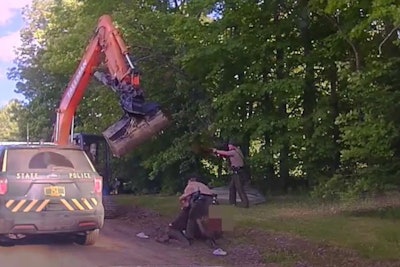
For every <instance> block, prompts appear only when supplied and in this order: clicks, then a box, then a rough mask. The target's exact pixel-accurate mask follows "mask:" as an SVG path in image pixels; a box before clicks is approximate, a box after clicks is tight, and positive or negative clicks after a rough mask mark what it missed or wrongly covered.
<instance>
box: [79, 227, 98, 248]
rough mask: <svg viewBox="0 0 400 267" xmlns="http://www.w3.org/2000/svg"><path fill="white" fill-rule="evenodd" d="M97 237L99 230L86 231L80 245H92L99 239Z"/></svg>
mask: <svg viewBox="0 0 400 267" xmlns="http://www.w3.org/2000/svg"><path fill="white" fill-rule="evenodd" d="M99 235H100V230H99V229H95V230H92V231H87V232H86V234H85V235H84V240H83V242H82V245H84V246H92V245H94V244H95V243H96V242H97V239H99Z"/></svg>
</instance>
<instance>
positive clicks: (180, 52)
mask: <svg viewBox="0 0 400 267" xmlns="http://www.w3.org/2000/svg"><path fill="white" fill-rule="evenodd" d="M399 12H400V6H399V4H398V3H397V2H395V1H386V0H385V1H383V0H373V1H366V0H363V1H350V2H349V1H321V0H312V1H285V3H284V4H283V2H282V1H278V0H273V1H261V2H254V1H241V0H229V1H225V2H223V3H222V2H216V1H208V0H207V1H205V0H203V1H200V0H192V1H185V2H184V3H182V2H181V1H177V2H175V1H153V0H140V1H139V0H129V1H116V0H107V1H100V2H99V1H94V0H84V1H82V0H80V1H78V0H76V1H66V0H65V1H63V0H46V1H34V2H33V5H32V7H31V8H30V9H28V10H26V11H25V13H24V19H25V21H26V22H27V26H26V28H25V29H24V30H23V31H22V32H21V37H22V45H21V47H20V48H19V49H18V52H17V54H16V60H15V64H16V65H15V68H13V69H12V70H11V71H10V73H9V77H10V78H11V79H14V80H15V81H17V82H18V85H17V92H18V93H21V94H23V95H24V96H25V98H26V99H27V103H26V104H24V105H23V106H22V107H21V109H20V110H19V111H18V114H19V116H18V128H19V132H20V133H19V136H20V137H24V136H25V133H26V130H27V129H26V128H27V126H29V131H30V135H31V137H32V138H33V139H39V138H46V139H49V138H50V137H51V134H52V123H53V122H54V114H55V109H56V107H57V105H58V103H59V100H60V98H61V95H62V93H63V90H64V88H65V86H66V85H67V84H68V82H69V80H70V77H71V75H72V73H73V72H74V71H75V68H76V67H77V65H78V62H79V60H80V59H81V58H82V55H83V54H84V51H85V47H86V45H87V44H88V42H89V39H90V37H91V35H92V34H93V29H94V27H95V26H96V22H97V19H98V18H99V16H101V15H102V14H105V13H108V14H111V15H112V17H113V18H114V21H115V24H116V25H117V26H118V28H119V29H120V30H121V32H122V34H123V37H124V39H125V41H126V43H127V44H128V45H129V46H130V51H131V53H132V55H133V58H134V59H135V60H136V62H137V65H138V67H139V69H140V71H141V72H142V82H143V85H144V89H145V91H146V93H147V97H148V99H149V100H152V101H156V102H159V103H160V104H161V105H162V106H163V107H164V108H165V109H166V110H168V112H169V113H170V114H171V116H172V118H173V124H172V125H171V126H170V128H169V129H168V130H166V131H165V132H164V133H163V134H161V135H159V136H158V137H157V138H155V139H154V140H152V141H150V142H148V143H146V144H144V145H143V146H142V147H140V148H139V149H137V150H136V151H133V152H132V153H131V154H130V155H128V156H127V157H126V158H124V159H121V160H118V161H116V160H114V162H113V164H114V169H115V170H114V173H116V175H119V176H123V177H126V178H124V179H127V180H130V181H131V182H132V183H131V184H132V186H133V188H134V191H135V192H141V190H142V189H146V190H150V187H155V188H158V190H163V191H165V192H170V193H172V192H175V191H179V190H181V189H182V187H183V186H184V184H185V180H184V178H183V177H184V176H185V175H186V174H187V173H190V172H194V171H195V172H199V173H201V174H202V175H204V176H205V177H207V179H208V180H213V181H215V180H216V179H221V178H216V177H215V176H216V173H219V175H222V174H223V173H224V170H226V168H224V167H223V165H222V164H221V162H220V161H219V160H218V159H215V158H213V157H210V156H209V153H208V152H206V151H207V149H209V148H210V147H212V146H222V145H223V143H224V142H226V141H227V140H229V139H230V138H234V139H237V140H238V141H239V142H240V143H241V147H242V149H243V151H244V152H245V155H246V157H247V158H248V163H249V164H250V165H251V169H252V174H253V181H254V184H255V185H257V186H259V187H260V188H262V189H263V190H265V191H267V190H277V191H282V190H283V191H284V190H287V189H288V188H289V187H295V182H294V181H299V180H307V181H308V182H309V184H310V185H311V186H315V195H319V196H322V197H323V198H334V197H337V198H343V197H345V195H346V194H347V195H357V196H358V195H360V194H363V193H364V192H370V191H376V190H382V189H384V188H385V186H387V185H397V184H398V182H397V181H396V179H395V177H396V175H397V174H398V172H399V166H398V164H396V162H397V161H398V159H399V156H400V149H399V147H400V146H399V145H400V135H399V132H400V131H399V130H400V129H399V125H400V120H399V119H398V115H397V111H398V109H399V104H398V103H400V95H399V90H397V88H398V86H399V84H400V79H399V76H398V69H399V68H400V63H399V62H400V60H399V57H400V53H399V40H398V37H397V30H398V27H399V17H400V16H399V14H400V13H399ZM121 114H122V112H121V109H120V108H119V106H118V101H117V98H116V96H115V94H114V93H113V92H112V91H110V90H109V89H107V88H104V87H103V86H100V85H99V84H98V83H97V82H95V81H94V82H93V83H91V84H90V86H89V88H88V89H87V90H86V92H85V96H84V99H83V100H82V101H81V103H80V105H79V108H78V111H77V114H76V121H77V126H76V129H75V131H79V132H87V133H96V134H100V133H101V132H102V131H103V130H104V129H105V128H107V127H108V126H109V125H111V124H112V123H114V122H115V121H116V120H118V119H119V117H120V116H121Z"/></svg>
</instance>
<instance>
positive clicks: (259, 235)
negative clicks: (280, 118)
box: [119, 207, 400, 267]
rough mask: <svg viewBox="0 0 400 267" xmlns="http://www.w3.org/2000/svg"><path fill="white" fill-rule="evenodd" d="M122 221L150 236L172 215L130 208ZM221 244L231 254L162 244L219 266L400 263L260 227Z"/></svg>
mask: <svg viewBox="0 0 400 267" xmlns="http://www.w3.org/2000/svg"><path fill="white" fill-rule="evenodd" d="M121 214H123V215H121V216H120V217H119V220H123V221H124V222H126V223H129V224H130V225H132V226H133V228H134V229H137V231H138V232H144V233H145V234H147V235H148V236H150V239H153V240H154V239H155V238H156V237H157V236H160V234H162V233H163V230H164V229H165V227H166V225H168V223H169V220H170V219H169V218H165V217H163V216H161V215H160V214H158V213H156V212H154V211H151V210H145V209H142V208H139V207H132V208H130V209H127V208H126V207H125V208H124V210H123V211H122V212H121ZM217 243H218V246H219V247H221V248H222V249H224V250H225V251H226V252H227V253H228V254H227V255H226V256H214V255H212V249H211V248H209V247H208V246H207V245H206V244H205V243H204V242H201V241H199V242H196V243H194V244H193V245H192V246H191V247H189V248H187V247H182V246H181V245H180V244H179V243H177V242H170V243H168V244H162V245H163V246H167V247H179V248H180V249H181V250H180V251H181V252H182V255H185V256H186V257H187V256H188V255H190V257H193V258H196V259H198V262H199V264H207V265H208V266H209V265H219V266H267V267H272V266H295V267H309V266H310V267H311V266H324V267H326V266H349V267H350V266H376V267H378V266H379V267H381V266H382V267H383V266H400V261H396V262H377V261H369V260H366V259H363V258H361V257H360V256H358V255H357V253H355V252H353V251H350V250H347V249H343V248H338V247H334V246H330V245H327V244H323V243H316V242H312V241H309V240H305V239H302V238H299V237H294V236H291V235H288V234H277V233H271V232H265V231H261V230H256V229H241V228H239V229H235V231H234V232H233V233H227V234H225V235H224V237H223V238H221V239H219V240H218V241H217Z"/></svg>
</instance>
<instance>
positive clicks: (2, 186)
mask: <svg viewBox="0 0 400 267" xmlns="http://www.w3.org/2000/svg"><path fill="white" fill-rule="evenodd" d="M7 190H8V181H7V179H4V178H2V179H0V195H5V194H7Z"/></svg>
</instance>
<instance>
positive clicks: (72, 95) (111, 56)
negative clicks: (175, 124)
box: [53, 15, 169, 157]
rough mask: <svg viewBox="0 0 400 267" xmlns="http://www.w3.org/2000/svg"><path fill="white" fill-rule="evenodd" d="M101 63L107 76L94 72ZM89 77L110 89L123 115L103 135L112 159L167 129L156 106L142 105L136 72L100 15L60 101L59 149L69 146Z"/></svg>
mask: <svg viewBox="0 0 400 267" xmlns="http://www.w3.org/2000/svg"><path fill="white" fill-rule="evenodd" d="M102 62H104V63H105V65H106V66H107V70H108V72H107V73H102V72H100V71H97V68H98V66H99V65H100V64H101V63H102ZM93 76H94V77H96V78H97V79H98V80H99V81H100V82H102V83H103V84H105V85H107V86H109V87H111V89H112V90H113V91H114V92H115V93H116V94H117V95H118V97H119V103H120V105H121V107H122V110H123V111H124V114H123V116H122V118H121V120H119V121H118V122H117V123H115V124H113V125H112V126H110V127H109V128H108V129H106V130H105V131H104V132H103V136H104V137H105V139H106V141H107V143H108V144H109V146H110V148H111V151H112V153H113V155H114V156H117V157H120V156H123V155H125V154H126V153H128V152H129V151H131V150H132V149H134V148H136V147H137V146H138V145H140V144H142V143H143V142H145V141H146V140H148V139H150V138H151V137H153V136H154V135H156V134H157V133H159V132H160V131H162V130H163V129H165V128H166V127H167V126H168V124H169V118H168V117H167V116H165V114H164V113H163V112H162V110H161V108H160V106H159V105H158V104H156V103H152V102H146V101H145V97H144V92H143V90H142V88H141V85H140V75H139V71H138V70H137V68H136V66H135V65H134V64H133V62H132V60H131V59H130V55H129V52H128V48H127V46H126V45H125V43H124V41H123V39H122V37H121V34H120V32H119V31H118V29H117V28H116V27H115V26H114V25H113V22H112V18H111V16H109V15H103V16H101V17H100V18H99V20H98V24H97V27H96V30H95V32H94V35H93V37H92V39H91V40H90V43H89V45H88V46H87V47H86V50H85V54H84V56H83V58H82V60H81V62H80V63H79V66H78V68H77V69H76V71H75V73H74V74H73V76H72V79H71V80H70V82H69V83H68V85H67V87H66V89H65V91H64V94H63V96H62V98H61V102H60V105H59V108H58V109H57V119H56V124H55V127H54V132H53V142H55V143H57V144H60V145H66V144H68V143H70V142H71V138H72V137H71V130H72V127H73V120H74V116H75V113H76V110H77V108H78V105H79V103H80V102H81V100H82V98H83V95H84V92H85V90H86V88H87V87H88V84H89V82H90V80H91V78H92V77H93Z"/></svg>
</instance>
